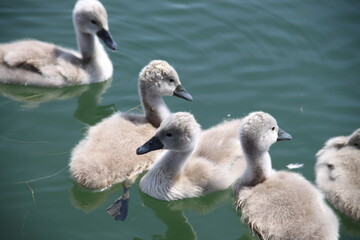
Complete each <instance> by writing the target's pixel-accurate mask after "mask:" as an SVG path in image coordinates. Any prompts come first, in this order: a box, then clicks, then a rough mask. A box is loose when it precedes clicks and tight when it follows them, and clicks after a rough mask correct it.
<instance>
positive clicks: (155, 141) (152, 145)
mask: <svg viewBox="0 0 360 240" xmlns="http://www.w3.org/2000/svg"><path fill="white" fill-rule="evenodd" d="M163 147H164V145H163V144H162V142H161V141H160V139H159V138H158V137H157V136H154V137H152V138H151V139H150V140H149V141H147V142H146V143H145V144H144V145H142V146H141V147H139V148H138V149H136V154H137V155H142V154H145V153H148V152H151V151H154V150H158V149H162V148H163Z"/></svg>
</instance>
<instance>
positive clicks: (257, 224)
mask: <svg viewBox="0 0 360 240" xmlns="http://www.w3.org/2000/svg"><path fill="white" fill-rule="evenodd" d="M290 139H291V136H290V135H289V134H288V133H286V132H284V131H283V130H281V129H280V128H279V126H278V124H277V122H276V120H275V119H274V118H273V117H272V116H271V115H270V114H267V113H264V112H253V113H250V114H249V115H248V116H247V117H246V118H245V119H244V120H243V125H242V127H241V130H240V142H241V145H242V149H243V153H244V155H245V159H246V161H247V169H246V170H245V173H244V174H242V175H241V177H240V178H239V179H238V180H237V181H236V182H235V183H234V184H233V187H232V188H233V192H234V194H235V198H236V201H235V206H236V208H237V209H238V210H239V211H241V214H242V220H243V221H244V222H245V223H247V224H248V225H249V228H250V229H251V231H252V232H253V233H255V234H256V235H257V236H258V237H259V238H260V239H264V240H265V239H266V240H270V239H271V240H274V239H276V240H289V239H292V240H300V239H301V240H305V239H306V240H335V239H338V230H339V224H338V220H337V218H336V215H335V214H334V213H333V212H332V210H331V209H330V208H329V206H327V205H326V203H325V201H324V200H323V196H322V194H321V193H320V191H319V190H318V189H317V188H316V187H315V186H313V185H312V184H311V183H310V182H309V181H307V180H306V179H305V178H304V177H302V176H301V175H300V174H297V173H293V172H287V171H275V170H273V169H272V166H271V158H270V154H269V152H268V151H269V148H270V146H271V145H272V144H273V143H275V142H276V141H279V140H290Z"/></svg>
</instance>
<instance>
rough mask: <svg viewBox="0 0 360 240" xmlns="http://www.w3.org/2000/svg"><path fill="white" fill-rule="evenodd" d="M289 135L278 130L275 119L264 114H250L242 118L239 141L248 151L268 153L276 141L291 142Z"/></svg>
mask: <svg viewBox="0 0 360 240" xmlns="http://www.w3.org/2000/svg"><path fill="white" fill-rule="evenodd" d="M291 139H292V137H291V135H290V134H288V133H287V132H285V131H284V130H282V129H280V128H279V126H278V124H277V122H276V120H275V118H274V117H273V116H271V115H270V114H268V113H265V112H252V113H250V114H249V115H248V116H246V117H245V118H244V121H243V125H242V126H241V128H240V140H241V144H242V145H243V148H244V149H246V150H248V151H260V152H267V151H269V148H270V146H271V145H272V144H273V143H275V142H276V141H281V140H291Z"/></svg>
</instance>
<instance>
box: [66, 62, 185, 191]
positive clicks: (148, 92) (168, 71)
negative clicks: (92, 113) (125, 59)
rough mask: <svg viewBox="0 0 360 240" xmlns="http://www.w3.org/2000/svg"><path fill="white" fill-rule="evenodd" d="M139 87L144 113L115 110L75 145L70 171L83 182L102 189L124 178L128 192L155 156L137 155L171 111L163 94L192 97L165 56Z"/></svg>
mask: <svg viewBox="0 0 360 240" xmlns="http://www.w3.org/2000/svg"><path fill="white" fill-rule="evenodd" d="M138 87H139V95H140V98H141V103H142V107H143V109H144V111H145V115H143V114H130V113H126V112H125V113H121V112H119V113H115V114H113V115H112V116H110V117H109V118H106V119H104V120H103V121H101V122H100V123H98V124H96V125H95V126H92V127H90V128H89V130H88V133H87V135H86V136H85V138H84V139H83V140H81V141H80V142H79V144H78V145H77V146H76V147H75V148H74V149H73V151H72V155H71V160H70V172H71V175H72V177H73V178H74V180H75V181H76V182H78V183H79V184H81V185H82V186H84V187H86V188H91V189H103V188H108V187H110V186H111V185H112V184H115V183H119V182H123V181H124V194H127V189H128V188H129V187H130V185H131V184H132V182H133V181H134V180H135V179H136V177H137V176H138V175H139V174H140V173H142V172H143V171H145V170H147V169H148V167H149V166H150V165H151V164H152V163H153V161H154V159H155V156H156V153H153V154H149V155H144V156H137V155H136V153H135V150H136V148H137V147H138V146H139V145H140V144H142V143H143V142H145V141H146V140H147V139H148V138H149V137H150V136H153V135H154V134H155V131H156V128H157V127H159V125H160V123H161V121H162V120H163V119H164V118H166V117H167V116H168V115H170V114H171V112H170V110H169V109H168V107H167V106H166V104H165V102H164V100H163V99H162V96H172V95H174V96H177V97H180V98H183V99H186V100H189V101H191V100H192V97H191V95H190V94H189V93H188V92H187V91H186V90H185V89H184V88H183V87H182V85H181V83H180V79H179V76H178V74H177V72H176V71H175V69H174V68H173V67H172V66H171V65H170V64H168V63H167V62H166V61H162V60H153V61H151V62H150V63H149V64H148V65H147V66H146V67H144V68H143V69H142V71H141V72H140V75H139V86H138ZM126 197H127V196H126Z"/></svg>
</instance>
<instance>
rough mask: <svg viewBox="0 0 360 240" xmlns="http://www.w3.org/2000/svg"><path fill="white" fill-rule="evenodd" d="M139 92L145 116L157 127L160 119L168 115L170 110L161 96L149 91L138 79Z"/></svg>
mask: <svg viewBox="0 0 360 240" xmlns="http://www.w3.org/2000/svg"><path fill="white" fill-rule="evenodd" d="M139 94H140V98H141V104H142V107H143V109H144V111H145V117H146V119H147V120H148V121H149V123H150V124H151V125H153V126H154V127H156V128H158V127H159V126H160V123H161V122H162V120H164V119H165V118H167V117H168V116H170V114H171V112H170V110H169V108H168V107H167V106H166V104H165V102H164V100H163V99H162V97H161V96H157V95H154V94H152V93H151V92H149V89H146V86H145V85H144V84H142V82H141V81H140V87H139Z"/></svg>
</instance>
